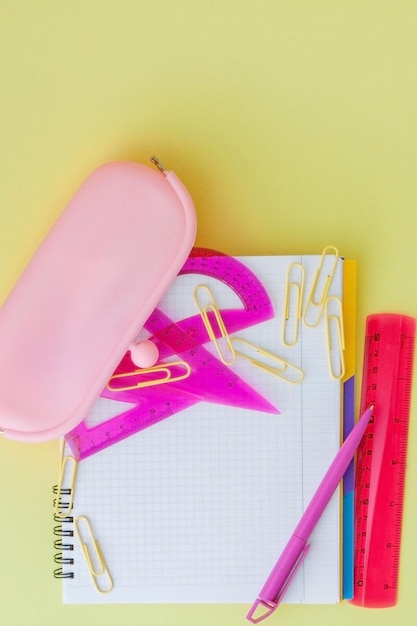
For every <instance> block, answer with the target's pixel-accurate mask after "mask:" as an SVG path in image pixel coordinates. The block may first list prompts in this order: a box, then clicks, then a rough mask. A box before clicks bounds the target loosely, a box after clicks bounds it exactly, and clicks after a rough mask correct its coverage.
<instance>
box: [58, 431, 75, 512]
mask: <svg viewBox="0 0 417 626" xmlns="http://www.w3.org/2000/svg"><path fill="white" fill-rule="evenodd" d="M64 445H65V444H64V442H63V443H62V447H61V467H60V470H59V479H58V487H57V498H56V500H55V515H56V516H57V517H58V518H59V519H66V518H67V517H68V516H69V515H70V513H71V510H72V505H73V502H74V489H75V478H76V476H77V467H78V461H77V459H76V458H75V457H73V456H71V455H70V454H68V455H66V456H64ZM64 494H65V495H67V496H68V502H67V503H65V504H64V505H63V503H62V499H61V496H62V495H64ZM63 506H65V508H63Z"/></svg>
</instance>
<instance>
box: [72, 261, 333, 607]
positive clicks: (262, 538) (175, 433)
mask: <svg viewBox="0 0 417 626" xmlns="http://www.w3.org/2000/svg"><path fill="white" fill-rule="evenodd" d="M240 260H241V261H242V262H243V263H244V264H245V265H247V266H248V267H249V268H250V269H251V270H252V271H253V272H254V273H255V274H256V275H257V276H258V278H259V279H260V280H261V282H262V284H263V285H264V287H265V288H266V290H267V291H268V294H269V296H270V298H271V300H272V302H273V305H274V310H275V317H274V318H273V319H272V320H269V321H267V322H263V323H262V324H259V325H256V326H252V327H251V328H248V329H245V330H243V331H241V332H239V333H238V334H237V335H238V336H239V337H241V338H245V339H247V340H248V341H251V342H252V343H254V344H256V345H257V346H259V347H261V348H263V349H265V350H267V351H269V352H271V353H273V354H276V355H279V356H280V357H282V358H285V359H287V360H288V361H290V362H291V363H294V364H295V365H297V366H298V367H300V368H301V369H302V370H303V372H304V380H303V382H302V384H301V385H291V384H288V383H287V382H284V381H282V380H281V379H279V378H277V377H275V376H273V375H271V374H269V373H267V372H265V371H262V370H261V369H259V368H256V367H254V366H253V365H251V364H250V363H249V362H248V361H247V360H244V359H237V361H236V363H235V364H234V365H233V366H231V367H232V369H233V370H234V371H235V372H236V373H237V374H238V375H239V376H241V377H242V378H243V379H244V380H245V381H246V382H247V383H248V384H249V385H250V386H251V387H253V388H254V389H256V390H257V391H258V392H259V393H261V394H262V395H263V396H264V397H265V398H267V399H268V400H269V401H270V402H272V403H273V404H274V405H275V406H277V407H278V408H279V409H280V410H281V414H280V415H274V414H267V413H260V412H257V411H252V410H245V409H237V408H234V407H226V406H221V405H218V404H209V403H205V402H201V403H199V404H197V405H195V406H193V407H191V408H189V409H187V410H185V411H182V412H181V413H177V414H176V415H174V416H172V417H170V418H168V419H165V420H163V421H161V422H159V423H157V424H155V425H154V426H152V427H150V428H147V429H146V430H143V431H142V432H140V433H138V434H137V435H135V436H132V437H130V438H128V439H125V440H124V441H122V442H120V443H118V444H116V445H113V446H112V447H110V448H108V449H106V450H104V451H103V452H100V453H98V454H96V455H94V456H91V457H89V458H87V459H85V460H83V461H81V462H80V464H79V466H78V475H77V482H76V487H75V498H74V510H73V516H74V517H75V516H77V515H86V516H88V518H89V519H90V520H91V524H92V526H93V530H94V534H95V536H96V538H97V539H98V540H99V541H100V545H101V548H102V550H103V554H104V555H105V558H106V562H107V565H108V568H109V571H110V572H111V575H112V577H113V580H114V589H113V590H112V591H111V592H110V593H109V594H106V595H101V594H99V593H97V591H96V590H95V588H94V587H93V585H92V582H91V578H90V575H89V572H88V570H87V566H86V563H85V559H84V556H83V554H82V552H81V549H80V546H79V543H78V541H77V540H76V537H74V550H73V552H71V555H70V556H71V557H72V558H74V566H67V569H68V570H73V571H74V578H68V579H64V581H63V599H64V602H67V603H96V602H97V603H102V602H109V603H163V602H167V603H168V602H169V603H177V602H178V603H184V602H192V603H251V602H252V601H253V600H254V599H255V597H256V595H257V593H258V591H259V590H260V588H261V587H262V585H263V584H264V582H265V580H266V578H267V576H268V575H269V573H270V571H271V569H272V567H273V565H274V564H275V562H276V560H277V558H278V556H279V554H280V552H281V550H282V548H283V547H284V545H285V543H286V541H287V539H288V538H289V536H290V534H291V533H292V531H293V530H294V527H295V525H296V524H297V522H298V520H299V518H300V516H301V514H302V512H303V510H304V509H305V508H306V506H307V504H308V502H309V500H310V498H311V496H312V495H313V493H314V491H315V489H316V487H317V486H318V484H319V482H320V480H321V478H322V477H323V475H324V473H325V471H326V469H327V467H328V466H329V464H330V462H331V460H332V459H333V457H334V455H335V453H336V451H337V450H338V448H339V443H340V410H341V409H340V407H341V383H340V382H339V381H336V380H333V379H332V378H331V377H330V375H329V368H328V358H327V347H326V336H325V323H324V320H322V321H321V322H320V324H319V326H318V327H316V328H307V327H304V325H303V324H301V325H300V331H299V339H298V341H297V343H296V345H295V346H294V347H291V348H286V347H284V346H283V344H282V341H281V324H282V315H283V303H284V291H285V278H286V272H287V269H288V266H289V264H290V263H292V262H300V263H302V264H303V265H304V267H305V270H306V277H305V281H306V283H305V291H304V293H305V296H306V295H307V294H308V292H309V288H310V285H311V283H312V280H313V278H314V273H315V271H316V269H317V267H318V263H319V261H320V257H319V256H305V257H282V256H276V257H244V258H240ZM197 284H206V285H209V286H210V288H211V290H212V292H213V294H214V296H215V300H216V303H217V304H218V306H219V308H220V309H222V308H233V307H235V308H237V307H241V306H242V304H241V302H240V300H239V298H238V297H237V296H236V294H235V293H234V292H233V291H232V290H231V289H230V288H229V287H228V286H227V285H225V284H223V283H222V282H220V281H217V280H212V279H211V278H207V277H206V276H204V277H202V276H196V275H185V276H179V277H178V278H177V279H176V280H175V282H174V284H173V285H172V287H171V289H170V290H169V292H168V293H167V294H166V296H165V297H164V299H163V301H162V302H161V304H160V307H159V308H161V309H162V310H163V311H164V312H165V313H166V314H167V315H168V316H170V317H171V318H172V319H174V320H181V319H183V318H185V317H188V316H190V315H195V313H196V308H195V304H194V302H193V299H192V290H193V288H194V286H195V285H197ZM342 290H343V262H342V260H339V261H338V264H337V268H336V274H335V277H334V279H333V281H332V284H331V287H330V292H329V293H331V295H335V296H338V297H340V298H341V297H342ZM142 334H143V336H146V333H145V332H143V333H142ZM206 347H207V348H208V349H210V350H211V351H212V352H213V353H215V350H214V347H213V345H212V344H210V343H207V344H206ZM122 408H125V405H123V407H122ZM118 412H120V403H115V402H112V401H109V400H106V399H104V398H100V399H99V400H98V402H97V403H96V405H95V407H94V409H93V411H92V413H91V414H90V415H89V416H88V421H89V422H90V423H97V422H100V421H104V420H106V419H108V417H109V416H111V415H114V414H116V413H118ZM63 556H64V557H65V556H68V553H64V555H63ZM339 578H340V511H339V498H338V494H335V496H334V497H333V499H332V500H331V502H330V504H329V506H328V507H327V508H326V511H325V513H324V515H323V516H322V518H321V520H320V522H319V524H318V526H317V527H316V529H315V531H314V533H313V535H312V537H311V549H310V552H309V555H308V557H307V559H306V560H305V561H304V564H303V565H302V567H301V568H300V570H299V571H298V573H297V575H296V577H295V579H294V581H293V583H292V584H291V586H290V588H289V590H288V592H287V594H286V596H285V602H290V603H300V602H304V603H333V602H337V601H338V600H339V587H340V585H339Z"/></svg>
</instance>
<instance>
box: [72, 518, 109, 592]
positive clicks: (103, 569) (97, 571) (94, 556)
mask: <svg viewBox="0 0 417 626" xmlns="http://www.w3.org/2000/svg"><path fill="white" fill-rule="evenodd" d="M81 520H82V521H83V523H84V525H85V531H84V532H82V531H81V529H80V521H81ZM75 530H76V532H77V536H78V539H79V541H80V544H81V547H82V549H83V552H84V556H85V560H86V562H87V567H88V571H89V572H90V575H91V578H92V581H93V583H94V586H95V588H96V589H97V591H98V592H99V593H109V591H111V590H112V589H113V579H112V577H111V575H110V572H109V568H108V567H107V563H106V560H105V558H104V555H103V551H102V549H101V546H100V543H99V542H98V540H97V539H96V538H95V537H94V535H93V529H92V527H91V522H90V520H89V519H88V517H86V516H85V515H79V516H78V517H76V518H75ZM85 534H87V535H88V537H87V539H86V540H85V539H84V535H85ZM88 545H90V546H91V547H92V548H93V550H92V551H90V550H89V547H88ZM101 577H105V579H106V580H105V582H106V583H107V584H106V586H102V582H103V581H100V578H101Z"/></svg>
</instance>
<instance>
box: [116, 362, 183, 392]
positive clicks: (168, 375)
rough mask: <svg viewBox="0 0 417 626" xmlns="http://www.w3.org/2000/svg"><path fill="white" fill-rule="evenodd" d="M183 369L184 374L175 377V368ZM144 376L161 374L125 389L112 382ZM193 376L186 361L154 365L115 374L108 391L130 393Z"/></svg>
mask: <svg viewBox="0 0 417 626" xmlns="http://www.w3.org/2000/svg"><path fill="white" fill-rule="evenodd" d="M177 367H181V368H183V369H185V372H184V373H183V374H177V375H174V374H173V371H175V368H177ZM144 374H161V376H159V377H158V378H150V379H148V380H145V381H142V382H135V383H132V384H131V385H125V386H124V387H118V386H114V385H112V381H114V380H119V379H123V378H130V377H131V376H139V377H140V376H143V375H144ZM190 374H191V367H190V366H189V365H188V363H186V362H185V361H170V362H168V363H163V364H162V363H161V364H160V365H154V366H153V367H144V368H139V369H136V370H133V371H131V372H123V373H122V374H114V375H113V376H112V377H111V378H110V380H109V382H108V383H107V389H109V391H129V390H130V389H140V388H142V387H153V386H154V385H162V384H163V383H173V382H176V381H178V380H184V378H188V376H189V375H190Z"/></svg>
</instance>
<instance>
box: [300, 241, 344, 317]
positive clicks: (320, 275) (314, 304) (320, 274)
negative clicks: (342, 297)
mask: <svg viewBox="0 0 417 626" xmlns="http://www.w3.org/2000/svg"><path fill="white" fill-rule="evenodd" d="M329 251H330V252H329ZM328 254H333V255H334V261H333V264H332V266H331V269H330V271H329V272H327V276H326V271H324V264H325V260H326V256H327V255H328ZM338 260H339V252H338V250H337V248H335V247H334V246H326V248H324V250H323V252H322V254H321V258H320V263H319V266H318V269H317V271H316V273H315V276H314V281H313V285H312V287H311V291H310V294H309V296H308V300H307V304H306V308H305V310H304V315H303V322H304V324H305V325H306V326H308V327H309V328H315V327H316V326H318V324H319V322H320V320H321V316H322V314H323V309H324V305H325V303H326V298H327V293H328V291H329V287H330V284H331V282H332V280H333V276H334V274H335V272H336V266H337V262H338ZM323 281H324V285H323V286H322V292H321V295H320V296H319V295H318V294H317V293H316V292H317V291H318V287H319V283H323ZM314 308H315V309H319V311H318V317H317V320H316V321H315V322H314V323H311V322H310V321H308V320H307V317H308V313H309V310H310V309H314Z"/></svg>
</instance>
